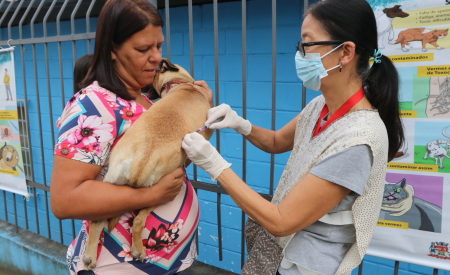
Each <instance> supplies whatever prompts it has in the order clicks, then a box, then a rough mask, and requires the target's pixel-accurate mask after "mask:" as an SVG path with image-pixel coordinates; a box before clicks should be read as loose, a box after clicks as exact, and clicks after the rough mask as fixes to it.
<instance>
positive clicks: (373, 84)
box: [304, 0, 405, 161]
mask: <svg viewBox="0 0 450 275" xmlns="http://www.w3.org/2000/svg"><path fill="white" fill-rule="evenodd" d="M308 14H311V15H312V16H313V17H314V18H315V19H317V20H318V21H320V23H321V24H322V26H323V28H324V29H325V31H326V32H327V33H328V34H329V35H330V38H331V39H332V40H342V41H352V42H353V43H355V45H356V50H355V51H356V54H357V58H358V61H357V73H358V75H359V76H360V77H361V78H362V81H363V86H364V90H365V91H364V92H365V95H366V97H367V99H368V100H369V102H370V103H371V104H372V106H374V107H375V108H377V109H378V112H379V114H380V117H381V119H382V120H383V122H384V125H385V126H386V130H387V133H388V137H389V152H388V160H389V161H391V160H392V159H393V158H394V156H395V154H396V153H397V152H398V150H399V149H400V147H401V146H402V144H403V143H404V142H405V137H404V132H403V126H402V122H401V120H400V114H399V99H398V96H399V76H398V72H397V69H396V68H395V66H394V64H393V63H392V62H391V60H390V59H389V58H388V57H386V56H384V55H382V56H381V57H380V58H379V59H380V61H381V62H380V63H373V65H372V66H371V67H370V64H369V59H370V58H371V57H372V56H373V55H374V53H375V51H376V50H378V34H377V23H376V20H375V15H374V13H373V10H372V8H371V7H370V5H369V3H367V2H366V1H365V0H326V1H320V2H317V3H315V4H314V5H312V6H311V7H310V8H309V9H308V10H307V11H306V12H305V15H304V16H305V17H306V16H307V15H308Z"/></svg>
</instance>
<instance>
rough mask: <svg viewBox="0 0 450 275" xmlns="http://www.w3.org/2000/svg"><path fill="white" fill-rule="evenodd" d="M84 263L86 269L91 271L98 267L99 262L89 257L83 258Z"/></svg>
mask: <svg viewBox="0 0 450 275" xmlns="http://www.w3.org/2000/svg"><path fill="white" fill-rule="evenodd" d="M83 263H84V268H85V269H89V270H91V269H94V268H95V267H96V266H97V261H96V260H95V259H93V258H92V257H91V256H89V255H84V256H83Z"/></svg>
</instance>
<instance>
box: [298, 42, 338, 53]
mask: <svg viewBox="0 0 450 275" xmlns="http://www.w3.org/2000/svg"><path fill="white" fill-rule="evenodd" d="M342 43H345V41H341V40H329V41H316V42H306V43H303V42H302V41H298V43H297V45H295V47H296V48H297V51H298V52H299V53H300V54H301V55H303V57H305V55H306V52H305V47H309V46H315V45H339V44H342Z"/></svg>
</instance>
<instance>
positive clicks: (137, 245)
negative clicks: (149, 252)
mask: <svg viewBox="0 0 450 275" xmlns="http://www.w3.org/2000/svg"><path fill="white" fill-rule="evenodd" d="M154 209H155V207H149V208H144V209H141V210H140V211H139V214H138V215H137V216H136V218H134V220H133V227H132V235H131V237H132V244H131V255H133V257H134V258H136V259H139V260H140V261H141V262H143V261H144V258H145V256H146V252H145V247H144V245H143V244H142V230H143V229H144V226H145V222H146V221H147V217H148V215H149V214H150V212H152V211H153V210H154Z"/></svg>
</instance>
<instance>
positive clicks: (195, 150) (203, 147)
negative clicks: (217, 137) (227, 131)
mask: <svg viewBox="0 0 450 275" xmlns="http://www.w3.org/2000/svg"><path fill="white" fill-rule="evenodd" d="M181 147H183V149H184V151H185V152H186V154H187V157H188V158H189V159H190V160H191V161H192V162H193V163H194V164H195V165H197V166H199V167H200V168H202V169H203V170H205V172H207V173H208V174H209V175H210V176H211V180H212V181H215V180H216V179H217V177H218V176H219V175H220V173H222V171H223V170H225V169H227V168H229V167H230V166H231V164H230V163H228V162H227V161H225V160H224V159H223V158H222V156H221V155H220V154H219V152H217V150H216V148H214V146H212V145H211V143H209V141H207V140H206V139H205V138H204V137H203V136H202V135H200V134H199V133H197V132H194V133H190V134H186V135H185V136H184V138H183V141H182V142H181Z"/></svg>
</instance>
